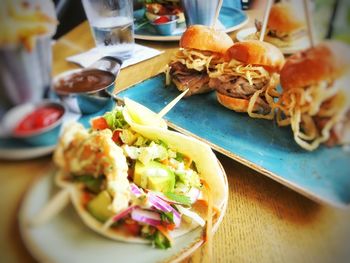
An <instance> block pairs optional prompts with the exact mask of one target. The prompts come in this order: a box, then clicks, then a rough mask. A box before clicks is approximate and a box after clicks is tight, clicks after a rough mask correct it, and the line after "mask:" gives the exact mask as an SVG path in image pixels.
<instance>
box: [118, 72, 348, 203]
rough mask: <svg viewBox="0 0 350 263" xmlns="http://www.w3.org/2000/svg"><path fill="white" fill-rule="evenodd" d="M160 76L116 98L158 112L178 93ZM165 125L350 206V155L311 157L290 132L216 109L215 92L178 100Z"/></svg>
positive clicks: (334, 151) (319, 197) (336, 151)
mask: <svg viewBox="0 0 350 263" xmlns="http://www.w3.org/2000/svg"><path fill="white" fill-rule="evenodd" d="M164 81H165V76H164V74H160V75H157V76H155V77H153V78H150V79H148V80H145V81H143V82H141V83H139V84H136V85H134V86H132V87H130V88H128V89H126V90H124V91H121V92H119V93H118V94H117V97H118V98H121V99H122V98H124V97H129V98H131V99H133V100H135V101H137V102H139V103H141V104H143V105H145V106H146V107H148V108H150V109H151V110H153V111H155V112H158V111H160V110H161V109H162V108H163V107H164V106H165V105H166V104H167V103H168V102H170V101H171V100H172V99H173V98H175V97H176V96H177V95H178V94H179V91H178V90H177V89H176V88H175V87H173V86H170V87H164ZM165 119H167V120H168V121H169V125H170V126H171V127H173V128H174V129H177V130H179V131H181V132H183V133H186V134H191V135H194V136H195V137H200V138H202V140H204V141H205V142H207V143H209V144H210V145H211V147H212V148H213V149H215V150H217V151H219V152H221V153H223V154H225V155H227V156H229V157H230V158H232V159H234V160H236V161H239V162H241V163H243V164H244V165H247V166H248V167H250V168H252V169H254V170H257V171H259V172H260V173H262V174H264V175H267V176H269V177H271V178H273V179H274V180H276V181H278V182H280V183H282V184H284V185H286V186H287V187H290V188H292V189H294V190H295V191H297V192H299V193H301V194H303V195H305V196H307V197H309V198H311V199H313V200H316V201H319V202H323V203H328V204H331V205H334V206H338V207H344V206H348V205H349V203H350V191H349V189H350V151H349V150H347V151H345V149H344V148H341V147H334V148H326V147H323V146H321V147H320V148H318V149H317V150H315V151H313V152H307V151H305V150H303V149H302V148H300V147H299V146H298V145H297V144H296V143H295V142H294V140H293V135H292V132H291V130H290V129H289V127H284V128H280V127H278V126H277V125H276V124H275V122H272V121H268V120H261V119H252V118H250V117H249V116H248V115H246V114H240V113H236V112H233V111H231V110H228V109H226V108H224V107H223V106H221V105H220V104H219V103H218V102H217V100H216V96H215V94H214V93H209V94H203V95H196V96H192V97H189V98H186V99H182V100H181V101H180V102H179V103H178V104H177V105H176V106H175V107H174V108H173V109H172V110H171V111H170V112H169V113H168V114H167V115H166V116H165Z"/></svg>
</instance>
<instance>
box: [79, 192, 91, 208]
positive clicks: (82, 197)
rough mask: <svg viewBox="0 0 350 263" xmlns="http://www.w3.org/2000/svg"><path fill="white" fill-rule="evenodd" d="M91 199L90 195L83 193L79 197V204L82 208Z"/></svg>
mask: <svg viewBox="0 0 350 263" xmlns="http://www.w3.org/2000/svg"><path fill="white" fill-rule="evenodd" d="M91 199H92V197H91V195H90V194H89V193H88V192H85V191H83V194H82V196H81V202H82V204H83V206H84V207H85V206H86V205H87V204H88V203H89V202H90V200H91Z"/></svg>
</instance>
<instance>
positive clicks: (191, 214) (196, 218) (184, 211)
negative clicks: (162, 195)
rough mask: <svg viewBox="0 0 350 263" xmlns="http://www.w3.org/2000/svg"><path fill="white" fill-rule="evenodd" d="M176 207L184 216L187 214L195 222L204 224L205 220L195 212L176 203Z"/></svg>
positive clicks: (202, 225)
mask: <svg viewBox="0 0 350 263" xmlns="http://www.w3.org/2000/svg"><path fill="white" fill-rule="evenodd" d="M176 208H177V209H178V210H179V211H180V213H181V214H184V215H185V216H188V217H189V218H191V219H192V220H194V221H195V222H197V223H198V224H199V225H200V226H201V227H204V226H205V220H204V219H203V218H201V217H200V216H199V215H198V214H197V213H195V212H193V211H191V210H189V209H187V208H184V207H182V206H181V205H177V206H176Z"/></svg>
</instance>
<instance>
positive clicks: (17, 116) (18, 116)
mask: <svg viewBox="0 0 350 263" xmlns="http://www.w3.org/2000/svg"><path fill="white" fill-rule="evenodd" d="M45 106H53V107H55V108H58V109H60V110H61V111H62V114H61V115H60V117H59V118H58V119H57V120H56V121H55V122H53V123H52V124H50V125H48V126H45V127H43V128H40V129H35V130H33V131H30V132H29V131H28V132H25V133H20V134H19V133H16V132H15V129H16V127H17V125H18V124H19V122H20V121H22V120H23V119H24V118H25V116H27V115H28V114H29V113H31V112H33V111H34V110H35V109H38V108H41V107H45ZM65 113H66V108H65V107H64V106H63V105H62V103H60V102H55V101H50V100H44V101H42V102H39V103H26V104H21V105H18V106H15V107H14V108H12V109H10V110H9V111H8V112H7V113H6V114H5V116H4V117H3V119H2V122H3V126H4V129H5V131H6V133H7V135H8V136H9V137H12V138H15V139H20V140H23V141H25V142H27V143H29V144H31V145H34V146H49V145H55V144H56V143H57V139H58V136H59V133H60V130H61V126H62V121H63V118H64V116H65Z"/></svg>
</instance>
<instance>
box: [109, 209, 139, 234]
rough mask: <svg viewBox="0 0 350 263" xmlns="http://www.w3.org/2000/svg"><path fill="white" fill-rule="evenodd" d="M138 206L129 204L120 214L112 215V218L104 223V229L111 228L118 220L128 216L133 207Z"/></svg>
mask: <svg viewBox="0 0 350 263" xmlns="http://www.w3.org/2000/svg"><path fill="white" fill-rule="evenodd" d="M136 207H137V206H135V205H133V206H129V207H128V208H126V209H124V210H123V211H121V212H119V213H118V214H116V215H114V216H112V217H111V218H110V219H108V220H107V221H106V222H105V223H104V224H103V229H107V228H109V227H110V226H111V225H112V224H113V223H114V222H117V221H118V220H120V219H122V218H124V217H126V216H127V215H128V214H130V213H131V211H132V210H133V209H135V208H136Z"/></svg>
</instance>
